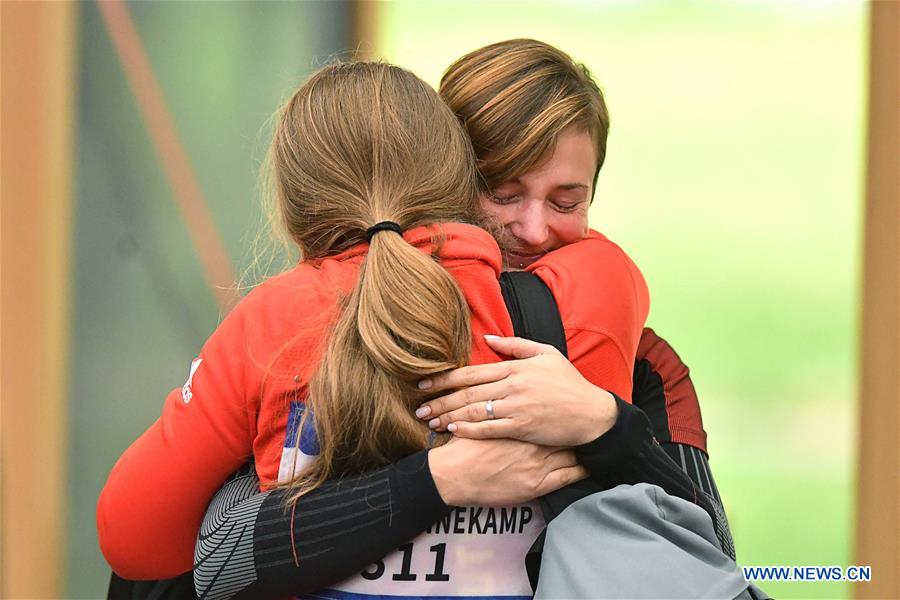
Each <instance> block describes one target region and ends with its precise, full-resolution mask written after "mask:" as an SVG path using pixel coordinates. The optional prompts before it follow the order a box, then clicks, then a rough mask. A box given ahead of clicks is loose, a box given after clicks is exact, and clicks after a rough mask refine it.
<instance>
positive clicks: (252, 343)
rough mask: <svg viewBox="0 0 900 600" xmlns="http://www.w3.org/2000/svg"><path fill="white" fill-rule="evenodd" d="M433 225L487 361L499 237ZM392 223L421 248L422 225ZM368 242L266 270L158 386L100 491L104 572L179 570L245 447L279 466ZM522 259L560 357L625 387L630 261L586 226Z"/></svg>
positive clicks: (425, 242) (642, 300) (629, 362)
mask: <svg viewBox="0 0 900 600" xmlns="http://www.w3.org/2000/svg"><path fill="white" fill-rule="evenodd" d="M441 229H442V230H443V231H444V233H445V241H444V242H443V244H442V245H440V246H439V249H438V250H439V252H438V253H439V256H440V259H441V264H442V265H443V266H444V267H445V268H447V270H448V271H449V272H450V273H451V274H452V275H453V277H454V278H455V279H456V280H457V281H458V282H459V285H460V287H461V289H462V290H463V293H464V295H465V297H466V300H467V302H468V304H469V307H470V309H471V323H472V334H473V336H472V337H473V340H474V346H473V349H472V364H479V363H486V362H494V361H498V360H500V357H499V356H498V355H496V354H495V353H494V352H493V351H492V350H491V349H490V348H489V347H488V346H487V345H486V344H485V343H484V341H483V337H482V336H483V335H484V334H495V335H501V336H510V335H513V330H512V323H511V321H510V318H509V315H508V313H507V310H506V306H505V304H504V302H503V297H502V295H501V293H500V286H499V281H498V277H499V275H500V270H501V257H500V251H499V248H498V247H497V244H496V242H495V241H494V239H493V238H492V237H491V236H490V235H489V234H487V233H486V232H485V231H483V230H481V229H478V228H476V227H473V226H470V225H463V224H457V223H451V224H444V225H442V226H441ZM403 236H404V238H405V239H406V240H407V241H408V242H409V243H411V244H414V245H415V246H417V247H419V248H420V249H421V250H422V251H424V252H429V253H430V252H431V251H432V243H431V232H430V231H429V229H427V228H417V229H413V230H410V231H408V232H405V233H404V234H403ZM366 250H367V245H366V244H361V245H359V246H357V247H354V248H352V249H350V250H348V251H346V252H344V253H343V254H340V255H339V256H336V257H332V258H328V259H323V260H318V261H314V262H304V263H301V264H299V265H298V266H297V267H295V268H294V269H292V270H290V271H288V272H286V273H283V274H282V275H279V276H277V277H274V278H272V279H269V280H267V281H266V282H264V283H263V284H261V285H259V286H258V287H256V288H255V289H254V290H253V291H252V292H251V293H250V294H248V295H247V297H246V298H244V299H243V300H242V301H241V302H240V304H239V305H238V306H237V307H236V308H235V309H234V310H233V311H232V312H231V313H230V314H229V315H228V316H227V317H226V318H225V320H224V321H223V322H222V323H221V324H220V325H219V327H218V328H217V329H216V331H215V332H213V334H212V336H211V337H210V338H209V340H207V342H206V344H204V346H203V349H202V351H201V352H200V356H199V357H198V358H197V359H196V360H195V361H194V362H193V364H192V365H191V373H190V377H189V379H188V381H187V383H185V385H184V386H182V387H178V388H176V389H174V390H173V391H172V392H171V393H170V394H169V395H168V397H167V398H166V401H165V404H164V407H163V413H162V416H161V417H160V419H159V420H157V421H156V422H155V423H154V424H153V425H152V426H151V427H150V428H149V429H148V430H147V431H146V432H145V433H144V434H143V435H142V436H141V437H140V438H138V440H137V441H135V442H134V443H133V444H132V445H131V447H129V448H128V450H126V451H125V453H124V454H123V455H122V457H121V458H120V459H119V461H118V462H117V463H116V465H115V467H114V468H113V470H112V472H111V473H110V475H109V479H108V480H107V483H106V485H105V487H104V488H103V491H102V493H101V495H100V500H99V504H98V507H97V527H98V533H99V540H100V547H101V550H102V551H103V554H104V556H105V557H106V559H107V561H108V562H109V564H110V565H111V566H112V568H113V570H114V571H115V572H116V573H118V574H119V575H121V576H123V577H126V578H129V579H163V578H168V577H173V576H175V575H177V574H179V573H183V572H185V571H188V570H190V569H191V567H192V560H193V551H194V544H195V541H196V537H197V533H198V531H199V529H200V523H201V521H202V519H203V515H204V514H205V512H206V508H207V505H208V504H209V502H210V500H211V499H212V496H213V495H214V493H215V492H216V490H217V489H218V488H219V487H220V486H221V485H222V482H223V481H225V479H226V478H227V477H228V476H229V475H230V474H231V473H232V472H234V471H235V470H237V469H238V468H239V467H240V466H241V465H243V464H245V463H246V462H247V460H248V459H249V458H250V457H251V455H252V456H253V457H255V460H256V469H257V472H258V474H259V477H260V480H261V481H263V482H272V481H274V480H276V479H277V474H278V465H279V461H280V459H281V452H282V448H283V445H284V444H283V442H284V435H285V428H286V420H287V412H288V411H287V408H288V405H289V403H290V401H291V400H302V399H303V397H304V395H305V393H306V386H307V384H308V382H309V379H310V377H311V375H312V374H313V372H314V371H315V369H316V367H317V365H318V362H319V357H320V355H321V351H322V343H323V341H324V340H326V339H327V335H328V332H329V330H330V327H331V325H332V324H333V322H334V320H335V318H336V316H337V298H338V296H339V295H341V294H346V293H348V292H349V291H350V290H351V289H352V287H353V285H354V283H355V281H356V277H357V273H358V270H359V267H360V264H361V262H362V260H363V259H364V257H365V252H366ZM529 270H531V271H533V272H535V273H536V274H537V275H538V276H539V277H540V278H541V279H543V280H544V282H545V283H547V285H548V286H549V287H550V289H551V291H552V292H553V295H554V297H555V298H556V300H557V303H558V305H559V309H560V314H561V317H562V321H563V326H564V327H565V330H566V337H567V344H568V351H569V359H570V360H571V361H572V363H573V364H574V365H575V366H576V367H577V368H578V370H579V371H580V372H581V373H582V374H583V375H584V376H585V377H586V378H587V379H588V380H589V381H590V382H591V383H593V384H594V385H597V386H599V387H602V388H604V389H606V390H609V391H612V392H614V393H616V394H618V395H619V396H621V397H623V398H625V399H630V398H631V386H632V368H633V364H634V356H635V352H636V350H637V346H638V341H639V339H640V335H641V330H642V328H643V325H644V321H645V319H646V317H647V312H648V308H649V297H648V293H647V287H646V284H645V282H644V279H643V277H642V276H641V273H640V271H639V270H638V269H637V267H636V266H635V265H634V263H633V262H632V261H631V260H630V259H629V258H628V256H626V254H625V253H624V252H623V251H622V250H621V249H620V248H619V247H618V246H617V245H615V244H614V243H612V242H611V241H609V240H608V239H606V238H605V237H604V236H603V235H601V234H599V233H596V232H591V233H590V234H589V235H588V237H587V238H586V239H585V240H583V241H581V242H578V243H575V244H571V245H569V246H566V247H564V248H561V249H559V250H556V251H554V252H552V253H550V254H548V255H546V256H545V257H544V258H542V259H541V260H539V261H538V262H536V263H534V264H533V265H532V266H531V267H530V268H529Z"/></svg>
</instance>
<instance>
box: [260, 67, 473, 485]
mask: <svg viewBox="0 0 900 600" xmlns="http://www.w3.org/2000/svg"><path fill="white" fill-rule="evenodd" d="M269 158H270V161H271V163H272V166H273V170H274V173H273V175H274V180H275V187H276V194H277V201H278V206H279V209H280V214H281V220H282V222H283V224H284V227H285V228H286V229H287V232H288V234H289V235H290V237H291V239H292V240H293V241H294V242H295V243H296V244H297V246H298V247H299V248H300V250H301V252H302V255H303V257H304V259H315V258H321V257H325V256H329V255H333V254H336V253H339V252H341V251H342V250H345V249H347V248H349V247H351V246H354V245H356V244H359V243H361V242H365V233H366V229H367V228H369V227H371V226H372V225H374V224H376V223H378V222H380V221H394V222H396V223H398V224H399V225H400V226H401V227H402V228H403V229H404V230H405V229H409V228H412V227H417V226H420V225H426V224H430V223H437V222H441V221H464V222H473V221H474V220H475V219H476V217H477V210H478V208H477V184H476V171H475V165H474V157H473V155H472V150H471V146H470V144H469V141H468V138H467V137H466V134H465V132H464V131H463V129H462V127H461V126H460V124H459V122H458V121H457V119H456V118H455V117H454V115H453V113H451V112H450V110H449V109H448V108H447V106H446V105H445V104H444V102H443V101H441V99H440V97H439V96H438V95H437V93H436V92H435V91H434V90H433V89H431V88H430V87H429V86H428V85H427V84H425V83H424V82H423V81H421V80H420V79H419V78H417V77H416V76H415V75H413V74H412V73H410V72H408V71H406V70H403V69H400V68H398V67H395V66H392V65H388V64H384V63H372V62H354V63H344V64H337V65H331V66H327V67H325V68H323V69H321V70H319V71H318V72H316V73H315V74H313V75H312V77H310V78H309V80H308V81H307V82H306V83H304V84H303V85H302V86H301V87H300V88H299V89H298V90H297V91H296V92H295V93H294V95H293V97H292V98H291V99H290V100H289V101H288V102H287V104H286V105H285V107H284V109H283V111H282V113H281V117H280V119H279V122H278V124H277V125H276V130H275V134H274V139H273V141H272V146H271V150H270V157H269ZM470 345H471V330H470V324H469V312H468V306H467V304H466V301H465V298H464V297H463V295H462V292H461V291H460V289H459V287H458V286H457V284H456V281H455V280H454V279H453V278H452V277H451V276H450V274H449V273H448V272H447V271H446V270H445V269H444V268H443V267H441V266H440V264H439V263H438V262H437V261H436V260H435V259H434V258H433V257H432V256H430V255H428V254H426V253H425V252H423V251H421V250H419V249H417V248H414V247H413V246H412V245H410V244H409V243H407V242H406V241H405V240H404V239H403V238H402V237H401V236H400V235H398V234H397V233H394V232H392V231H384V232H380V233H377V234H375V235H374V236H373V237H372V239H371V243H370V246H369V250H368V253H367V255H366V257H365V259H364V261H363V263H362V266H361V268H360V272H359V278H358V280H357V282H356V286H355V288H354V289H353V291H352V293H351V294H350V295H349V297H347V298H345V299H344V300H343V305H342V312H341V314H340V317H339V318H338V321H337V323H336V325H335V327H334V331H333V333H332V335H331V338H330V339H329V341H328V342H327V346H326V348H325V351H324V356H323V358H322V362H321V364H320V365H319V367H318V370H317V371H316V372H315V374H314V375H313V377H312V380H311V381H310V384H309V396H308V398H307V400H306V405H307V407H308V409H309V410H307V411H306V415H305V416H304V418H307V417H308V416H309V415H310V413H312V417H313V419H314V422H315V427H316V433H317V435H318V439H319V446H320V449H321V452H320V455H319V457H318V459H317V460H316V461H315V462H314V463H313V465H312V466H311V467H310V468H309V469H308V470H307V471H305V472H304V473H302V474H300V475H299V476H298V478H296V479H295V480H294V481H293V482H292V483H291V487H293V488H295V489H296V490H297V491H296V493H295V494H293V495H292V498H291V500H295V499H296V498H298V497H299V496H300V495H302V494H304V493H306V492H308V491H310V490H312V489H314V488H315V487H317V486H318V485H320V484H321V483H322V482H324V481H325V480H327V479H330V478H332V477H335V476H338V475H342V474H348V473H354V472H362V471H365V470H369V469H372V468H374V467H378V466H382V465H384V464H388V463H390V462H392V461H393V460H396V459H397V458H398V457H401V456H405V455H408V454H410V453H412V452H415V451H418V450H421V449H422V448H425V447H426V446H427V443H428V438H429V435H430V432H429V430H428V428H427V427H426V426H425V425H424V424H423V423H422V422H421V421H419V420H418V419H416V418H415V416H414V414H413V411H414V409H415V407H416V406H418V404H419V403H420V402H421V401H422V400H423V399H424V395H423V393H422V392H420V391H419V390H418V389H417V387H416V385H415V382H416V381H417V380H419V379H421V378H422V377H424V376H426V375H430V374H434V373H438V372H441V371H444V370H447V369H450V368H453V367H457V366H460V365H461V364H465V363H466V362H468V360H469V352H470ZM298 442H299V440H298Z"/></svg>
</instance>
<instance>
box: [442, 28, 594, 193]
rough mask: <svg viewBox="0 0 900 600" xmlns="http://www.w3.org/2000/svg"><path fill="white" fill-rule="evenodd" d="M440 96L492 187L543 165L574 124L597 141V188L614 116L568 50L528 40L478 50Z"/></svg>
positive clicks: (449, 74)
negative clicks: (470, 142) (562, 136)
mask: <svg viewBox="0 0 900 600" xmlns="http://www.w3.org/2000/svg"><path fill="white" fill-rule="evenodd" d="M440 94H441V96H442V97H443V98H444V101H445V102H446V103H447V105H448V106H450V108H451V110H453V112H454V113H456V116H457V117H459V119H460V121H462V124H463V126H465V128H466V131H467V132H468V133H469V138H470V139H471V140H472V145H473V147H474V149H475V155H476V158H477V165H478V169H479V171H480V173H481V176H482V178H483V184H485V185H486V186H487V187H488V189H490V188H493V187H495V186H497V185H499V184H500V183H502V182H504V181H507V180H509V179H512V178H514V177H517V176H519V175H521V174H523V173H525V172H526V171H528V170H530V169H531V168H533V167H535V166H536V165H538V164H539V163H540V162H541V160H543V159H545V158H547V157H548V156H549V153H550V151H551V150H552V149H553V148H554V146H555V145H556V140H557V138H558V137H559V135H560V133H561V132H562V131H563V130H564V129H566V128H567V127H569V126H571V125H575V126H577V127H582V128H584V129H585V130H586V131H587V132H588V133H589V134H590V136H591V138H592V139H593V140H594V143H595V144H596V149H597V171H596V172H595V173H594V187H595V188H596V185H597V175H598V174H599V173H600V167H601V166H602V165H603V161H604V159H605V158H606V137H607V134H608V133H609V113H608V112H607V110H606V103H605V101H604V99H603V93H602V92H601V91H600V88H599V87H597V84H596V83H595V82H594V80H593V79H592V77H591V74H590V72H589V71H588V69H587V67H585V66H584V65H583V64H580V63H576V62H575V61H574V60H572V57H570V56H569V55H568V54H566V53H565V52H563V51H561V50H559V49H557V48H554V47H553V46H550V45H549V44H545V43H543V42H538V41H536V40H529V39H516V40H507V41H505V42H499V43H496V44H491V45H490V46H485V47H484V48H479V49H478V50H475V51H473V52H470V53H468V54H466V55H465V56H463V57H462V58H460V59H459V60H457V61H456V62H454V63H453V64H452V65H450V67H449V68H448V69H447V71H446V72H445V73H444V76H443V78H442V79H441V87H440Z"/></svg>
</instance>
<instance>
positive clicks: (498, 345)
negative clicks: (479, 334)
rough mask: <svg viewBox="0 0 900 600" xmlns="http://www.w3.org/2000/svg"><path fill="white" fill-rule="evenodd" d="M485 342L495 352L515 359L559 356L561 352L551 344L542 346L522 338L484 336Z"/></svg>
mask: <svg viewBox="0 0 900 600" xmlns="http://www.w3.org/2000/svg"><path fill="white" fill-rule="evenodd" d="M484 341H485V342H487V345H488V346H490V347H491V348H492V349H493V350H494V351H495V352H498V353H500V354H504V355H506V356H512V357H513V358H533V357H535V356H540V355H541V354H559V350H557V349H556V348H554V347H553V346H551V345H549V344H540V343H538V342H534V341H532V340H526V339H524V338H520V337H488V336H484ZM500 364H503V363H500Z"/></svg>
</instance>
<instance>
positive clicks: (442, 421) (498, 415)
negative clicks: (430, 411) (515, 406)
mask: <svg viewBox="0 0 900 600" xmlns="http://www.w3.org/2000/svg"><path fill="white" fill-rule="evenodd" d="M504 403H506V404H509V402H508V401H504V400H492V401H491V409H492V410H493V413H494V416H493V417H492V416H491V415H490V414H488V410H487V401H484V402H473V403H471V404H466V405H465V406H462V407H460V408H457V409H456V410H452V411H450V412H448V413H445V414H442V415H440V416H437V417H435V418H433V419H431V420H430V421H428V426H429V427H431V428H432V429H437V430H439V431H441V430H444V429H446V428H447V426H448V425H450V423H463V422H468V423H480V422H482V421H487V420H489V419H502V418H504V417H507V416H509V414H508V413H507V410H506V409H507V407H506V406H501V405H502V404H504ZM498 411H499V412H498Z"/></svg>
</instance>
